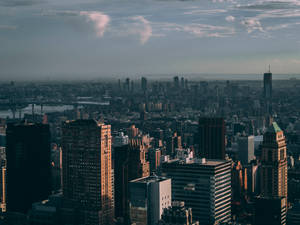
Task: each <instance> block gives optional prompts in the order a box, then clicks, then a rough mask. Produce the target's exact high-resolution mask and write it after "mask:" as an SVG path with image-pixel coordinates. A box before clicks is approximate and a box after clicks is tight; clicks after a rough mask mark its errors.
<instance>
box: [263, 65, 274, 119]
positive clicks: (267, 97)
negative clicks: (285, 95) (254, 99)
mask: <svg viewBox="0 0 300 225" xmlns="http://www.w3.org/2000/svg"><path fill="white" fill-rule="evenodd" d="M263 97H264V101H265V103H264V104H265V112H266V113H268V114H270V113H271V111H272V73H271V72H270V71H269V72H268V73H264V95H263Z"/></svg>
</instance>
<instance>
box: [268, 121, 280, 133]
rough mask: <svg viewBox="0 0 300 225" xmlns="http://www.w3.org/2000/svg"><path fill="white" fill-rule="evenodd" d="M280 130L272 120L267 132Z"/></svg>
mask: <svg viewBox="0 0 300 225" xmlns="http://www.w3.org/2000/svg"><path fill="white" fill-rule="evenodd" d="M280 131H282V130H281V129H280V127H279V126H278V124H277V123H276V122H273V123H272V124H271V126H269V128H268V129H267V133H277V132H280Z"/></svg>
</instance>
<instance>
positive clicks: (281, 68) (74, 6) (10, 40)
mask: <svg viewBox="0 0 300 225" xmlns="http://www.w3.org/2000/svg"><path fill="white" fill-rule="evenodd" d="M299 19H300V0H272V1H271V0H254V1H250V0H205V1H201V2H200V1H197V0H196V1H189V0H186V1H177V0H143V1H137V0H130V1H120V0H112V1H110V2H107V1H104V0H88V1H83V0H76V1H72V3H70V2H69V1H67V0H63V1H58V0H54V1H51V2H50V1H47V0H29V1H26V0H0V21H1V22H0V42H1V45H2V46H1V50H2V51H0V67H1V72H0V80H27V79H30V80H68V79H71V80H78V79H97V78H99V77H100V79H101V77H102V78H106V77H126V76H130V77H136V76H137V75H138V76H154V77H157V76H156V74H161V75H165V74H170V75H171V76H173V75H174V76H176V75H181V74H187V75H188V74H199V76H200V77H201V76H203V74H224V76H226V75H232V74H257V75H262V74H263V73H264V72H266V71H267V70H268V65H269V64H271V67H272V68H271V70H272V72H273V73H274V75H275V76H276V74H292V76H298V75H299V74H300V41H299V40H298V37H299V35H300V32H299V30H300V29H298V30H297V28H299V26H300V22H299ZM151 74H153V75H151ZM83 76H84V77H83ZM210 76H213V75H210ZM233 76H235V75H233ZM198 79H199V78H198ZM212 79H214V78H212ZM224 79H230V78H224ZM233 79H234V78H233ZM275 79H276V78H275ZM287 79H289V78H287Z"/></svg>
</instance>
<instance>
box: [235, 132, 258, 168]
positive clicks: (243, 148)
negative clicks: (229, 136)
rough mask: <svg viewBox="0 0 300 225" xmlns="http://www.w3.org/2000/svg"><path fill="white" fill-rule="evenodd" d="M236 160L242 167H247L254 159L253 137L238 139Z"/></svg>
mask: <svg viewBox="0 0 300 225" xmlns="http://www.w3.org/2000/svg"><path fill="white" fill-rule="evenodd" d="M237 142H238V158H239V160H240V161H241V163H242V165H247V164H248V163H250V162H251V160H253V159H254V136H241V137H238V141H237Z"/></svg>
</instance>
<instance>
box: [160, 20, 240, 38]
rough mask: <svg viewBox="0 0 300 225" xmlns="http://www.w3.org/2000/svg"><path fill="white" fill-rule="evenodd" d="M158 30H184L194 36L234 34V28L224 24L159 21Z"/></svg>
mask: <svg viewBox="0 0 300 225" xmlns="http://www.w3.org/2000/svg"><path fill="white" fill-rule="evenodd" d="M159 26H160V28H159V29H160V30H162V31H165V32H168V31H169V32H185V33H189V34H192V35H193V36H195V37H198V38H202V37H218V38H220V37H229V36H232V35H233V34H235V30H234V28H231V27H226V26H214V25H209V24H199V23H191V24H184V25H182V24H176V23H161V24H160V25H159Z"/></svg>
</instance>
